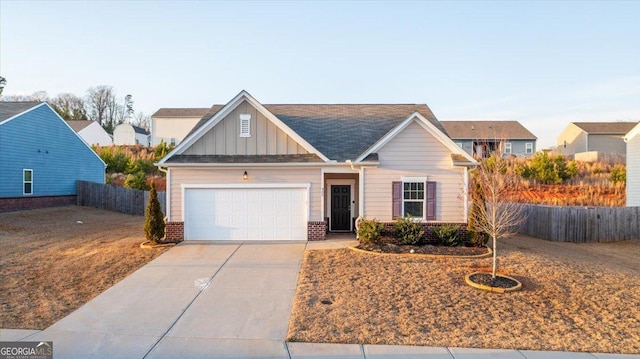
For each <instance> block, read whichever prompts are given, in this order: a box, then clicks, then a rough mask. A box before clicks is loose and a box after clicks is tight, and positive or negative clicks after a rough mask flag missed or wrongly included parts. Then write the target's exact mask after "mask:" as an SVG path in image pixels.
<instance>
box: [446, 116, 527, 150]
mask: <svg viewBox="0 0 640 359" xmlns="http://www.w3.org/2000/svg"><path fill="white" fill-rule="evenodd" d="M440 123H441V124H442V127H444V128H445V130H447V133H448V134H449V137H450V138H451V139H452V140H453V142H455V143H456V145H458V146H459V147H461V148H462V149H464V151H465V152H466V153H468V154H470V155H472V156H473V157H475V158H486V157H488V156H489V155H490V154H491V153H493V152H495V151H500V152H501V153H503V154H504V155H513V156H517V157H531V156H533V154H534V153H535V152H536V141H537V139H538V138H537V137H536V136H534V135H533V133H531V132H530V131H529V130H527V129H526V128H525V127H524V126H523V125H521V124H520V122H518V121H441V122H440Z"/></svg>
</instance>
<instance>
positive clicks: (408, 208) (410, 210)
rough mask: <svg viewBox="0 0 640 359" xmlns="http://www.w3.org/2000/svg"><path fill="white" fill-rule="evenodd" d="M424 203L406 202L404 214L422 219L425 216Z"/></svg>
mask: <svg viewBox="0 0 640 359" xmlns="http://www.w3.org/2000/svg"><path fill="white" fill-rule="evenodd" d="M422 207H423V202H405V203H404V213H405V215H407V214H409V215H411V217H417V218H422V214H423V210H422Z"/></svg>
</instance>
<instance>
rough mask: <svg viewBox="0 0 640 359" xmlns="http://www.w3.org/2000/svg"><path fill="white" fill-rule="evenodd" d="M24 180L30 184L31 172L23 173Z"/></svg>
mask: <svg viewBox="0 0 640 359" xmlns="http://www.w3.org/2000/svg"><path fill="white" fill-rule="evenodd" d="M24 180H25V181H27V182H31V171H24Z"/></svg>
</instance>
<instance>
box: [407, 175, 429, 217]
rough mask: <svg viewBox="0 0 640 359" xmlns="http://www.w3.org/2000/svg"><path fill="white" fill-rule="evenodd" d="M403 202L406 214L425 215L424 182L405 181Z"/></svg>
mask: <svg viewBox="0 0 640 359" xmlns="http://www.w3.org/2000/svg"><path fill="white" fill-rule="evenodd" d="M402 186H403V191H402V203H403V211H402V214H403V215H404V216H411V217H413V218H423V217H424V182H403V183H402Z"/></svg>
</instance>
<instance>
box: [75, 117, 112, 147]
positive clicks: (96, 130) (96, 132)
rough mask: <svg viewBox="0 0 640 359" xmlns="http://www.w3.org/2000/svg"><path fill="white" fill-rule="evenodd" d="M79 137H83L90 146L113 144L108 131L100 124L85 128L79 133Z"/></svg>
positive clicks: (95, 123)
mask: <svg viewBox="0 0 640 359" xmlns="http://www.w3.org/2000/svg"><path fill="white" fill-rule="evenodd" d="M78 135H80V137H82V139H83V140H84V142H86V143H87V144H89V145H96V144H97V145H99V146H109V145H112V144H113V139H112V138H111V136H109V134H108V133H107V131H105V130H104V128H102V126H100V124H99V123H97V122H94V123H92V124H90V125H89V126H87V127H85V128H83V129H82V130H80V132H78Z"/></svg>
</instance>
